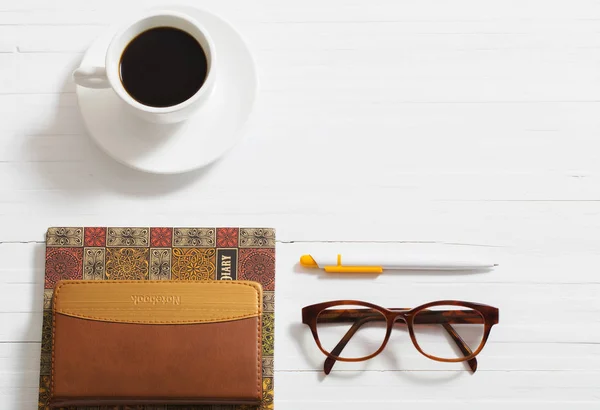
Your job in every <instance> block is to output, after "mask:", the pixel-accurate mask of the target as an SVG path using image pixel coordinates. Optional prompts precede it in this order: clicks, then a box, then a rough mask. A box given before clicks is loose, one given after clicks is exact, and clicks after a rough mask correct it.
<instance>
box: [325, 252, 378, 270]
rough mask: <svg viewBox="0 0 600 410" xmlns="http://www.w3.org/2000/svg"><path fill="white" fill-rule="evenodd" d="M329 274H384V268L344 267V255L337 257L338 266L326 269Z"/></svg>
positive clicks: (326, 267)
mask: <svg viewBox="0 0 600 410" xmlns="http://www.w3.org/2000/svg"><path fill="white" fill-rule="evenodd" d="M324 269H325V272H327V273H382V272H383V267H382V266H344V265H342V255H341V254H338V256H337V265H330V266H325V267H324Z"/></svg>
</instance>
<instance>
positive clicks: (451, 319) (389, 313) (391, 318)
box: [302, 300, 498, 374]
mask: <svg viewBox="0 0 600 410" xmlns="http://www.w3.org/2000/svg"><path fill="white" fill-rule="evenodd" d="M344 305H345V306H348V305H353V306H364V307H365V308H367V309H329V308H331V307H335V306H340V307H341V306H344ZM436 306H459V307H463V308H467V309H469V310H459V309H457V310H431V311H427V309H429V308H431V307H436ZM423 311H426V312H423ZM417 314H418V316H417ZM415 316H417V322H415ZM384 318H385V321H386V324H387V329H386V334H385V339H384V340H383V343H382V344H381V346H380V347H379V349H378V350H377V351H376V352H374V353H373V354H370V355H368V356H364V357H359V358H345V357H340V356H339V355H340V353H341V352H342V350H343V349H344V347H345V346H346V345H347V344H348V342H349V341H350V339H351V338H352V336H353V335H354V334H355V333H356V332H357V331H358V330H359V329H360V327H361V326H362V325H364V324H365V323H368V322H372V321H380V320H384ZM317 319H318V321H319V322H320V323H327V322H330V323H343V322H350V323H352V322H354V323H353V324H352V326H350V328H349V330H348V331H347V332H346V334H345V335H344V336H343V337H342V339H341V340H340V342H339V343H338V344H337V345H336V346H335V347H334V348H333V349H332V350H331V352H328V351H327V350H325V349H324V348H323V346H322V345H321V342H320V340H319V333H318V331H317ZM302 323H304V324H306V325H308V327H310V330H311V332H312V335H313V337H314V339H315V342H316V343H317V346H318V347H319V349H320V350H321V351H322V352H323V353H324V354H325V355H326V356H327V359H326V360H325V364H324V367H323V371H324V372H325V374H329V372H330V371H331V368H332V367H333V365H334V364H335V362H336V361H337V360H339V361H343V362H360V361H363V360H368V359H371V358H373V357H375V356H377V355H378V354H379V353H381V352H382V351H383V349H384V348H385V346H386V344H387V342H388V340H389V338H390V335H391V333H392V327H393V326H394V324H404V325H406V326H407V327H408V333H409V335H410V338H411V340H412V342H413V345H414V346H415V348H416V349H417V350H418V351H419V352H420V353H421V354H422V355H424V356H426V357H428V358H430V359H432V360H436V361H439V362H464V361H466V362H467V363H468V364H469V367H470V368H471V371H472V372H473V373H475V371H476V370H477V359H476V358H475V356H477V355H478V354H479V352H481V349H483V346H484V345H485V343H486V341H487V339H488V336H489V335H490V330H491V329H492V326H493V325H495V324H497V323H498V308H495V307H493V306H488V305H483V304H481V303H472V302H463V301H458V300H439V301H436V302H430V303H426V304H424V305H421V306H417V307H415V308H412V309H411V308H391V309H386V308H383V307H381V306H377V305H374V304H372V303H368V302H362V301H359V300H334V301H331V302H324V303H317V304H315V305H310V306H306V307H304V308H303V309H302ZM415 323H417V324H440V325H442V326H443V328H444V329H445V330H446V332H447V333H448V335H449V336H450V337H451V338H452V340H453V341H454V343H455V344H456V345H457V347H458V348H459V349H460V351H461V352H462V354H463V357H458V358H453V359H445V358H440V357H436V356H432V355H430V354H427V353H425V352H424V351H423V350H422V349H421V347H420V346H419V343H418V342H417V338H416V337H415V332H414V328H413V325H414V324H415ZM469 323H470V324H481V323H483V325H484V330H483V338H482V340H481V343H480V345H479V346H478V347H477V349H475V351H473V350H471V348H470V347H469V346H468V345H467V344H466V343H465V341H464V340H463V339H462V337H460V335H459V334H458V333H457V332H456V330H455V329H454V328H453V327H452V324H469Z"/></svg>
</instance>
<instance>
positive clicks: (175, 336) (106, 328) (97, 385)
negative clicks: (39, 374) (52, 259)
mask: <svg viewBox="0 0 600 410" xmlns="http://www.w3.org/2000/svg"><path fill="white" fill-rule="evenodd" d="M261 326H262V288H261V286H260V284H258V283H256V282H250V281H61V282H59V283H58V284H57V285H56V287H55V290H54V299H53V321H52V327H53V343H52V368H51V401H50V404H51V407H69V406H113V405H165V404H167V405H178V404H179V405H196V404H206V405H233V404H247V405H249V404H257V403H259V402H260V400H261V398H262V367H261V363H262V359H261V354H262V344H261V340H262V337H261Z"/></svg>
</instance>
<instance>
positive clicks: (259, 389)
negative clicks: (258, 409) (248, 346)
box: [255, 288, 263, 403]
mask: <svg viewBox="0 0 600 410" xmlns="http://www.w3.org/2000/svg"><path fill="white" fill-rule="evenodd" d="M255 289H256V303H258V306H259V308H258V310H259V311H261V312H260V314H259V315H258V320H257V321H256V322H257V323H258V324H257V329H256V334H257V335H258V340H257V342H256V346H257V349H258V350H257V354H256V362H257V363H256V380H257V386H256V388H257V390H256V393H257V394H258V396H259V397H260V401H261V403H262V397H263V395H262V382H263V379H262V331H261V330H262V300H260V292H259V291H258V289H257V288H255Z"/></svg>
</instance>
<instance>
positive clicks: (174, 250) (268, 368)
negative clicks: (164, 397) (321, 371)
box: [39, 227, 275, 410]
mask: <svg viewBox="0 0 600 410" xmlns="http://www.w3.org/2000/svg"><path fill="white" fill-rule="evenodd" d="M60 279H85V280H124V279H127V280H148V279H150V280H202V279H217V280H230V279H245V280H253V281H257V282H260V283H261V284H262V286H263V312H264V313H263V318H262V323H263V331H262V338H263V340H262V345H263V352H262V354H263V400H262V404H261V405H260V406H229V405H227V406H226V405H214V406H206V405H205V406H171V405H169V406H133V407H129V406H125V407H119V406H109V407H106V406H100V407H77V410H79V409H86V410H92V409H94V410H101V409H107V410H108V409H110V410H116V409H119V410H121V409H122V410H125V409H136V410H170V409H173V410H175V409H177V410H182V409H202V410H241V409H247V410H258V409H273V408H274V405H273V352H274V322H275V313H274V308H275V231H274V230H273V229H268V228H97V227H90V228H49V229H48V232H47V234H46V275H45V285H44V320H43V327H42V355H41V371H40V395H39V409H49V406H48V400H49V395H50V391H49V386H50V368H51V349H52V311H51V301H52V292H53V288H54V285H55V284H56V282H58V281H59V280H60ZM82 365H85V363H82ZM157 383H160V380H158V381H157ZM69 409H75V408H69Z"/></svg>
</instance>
